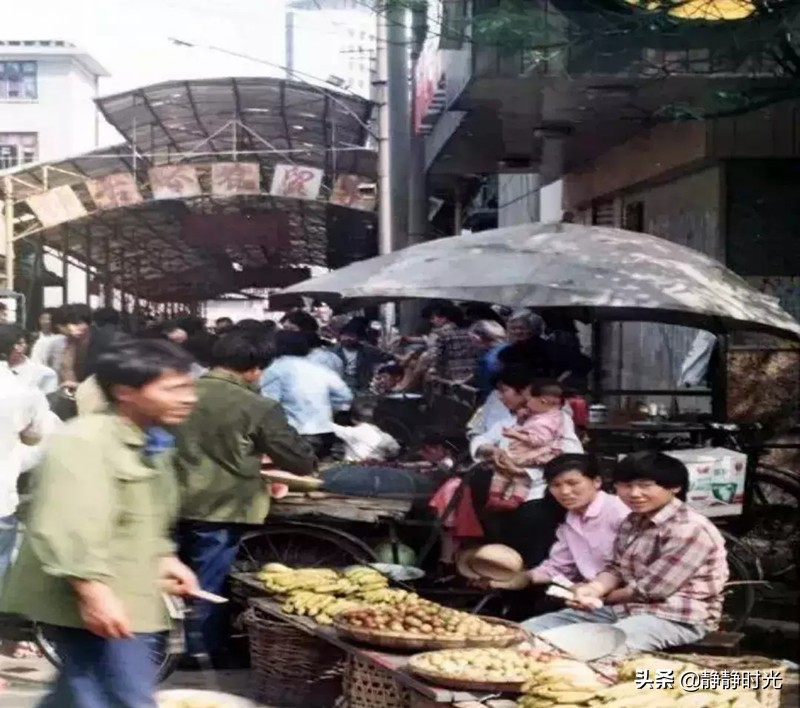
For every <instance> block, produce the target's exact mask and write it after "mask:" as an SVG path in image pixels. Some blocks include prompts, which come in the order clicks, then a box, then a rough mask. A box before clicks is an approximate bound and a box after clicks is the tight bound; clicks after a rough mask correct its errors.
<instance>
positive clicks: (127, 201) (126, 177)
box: [86, 172, 142, 209]
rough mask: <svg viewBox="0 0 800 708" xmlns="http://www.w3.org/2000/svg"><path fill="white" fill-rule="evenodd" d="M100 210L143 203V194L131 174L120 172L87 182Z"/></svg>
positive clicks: (87, 187)
mask: <svg viewBox="0 0 800 708" xmlns="http://www.w3.org/2000/svg"><path fill="white" fill-rule="evenodd" d="M86 189H87V190H89V194H90V195H91V196H92V199H93V200H94V203H95V204H96V205H97V208H98V209H117V208H119V207H126V206H133V205H134V204H141V203H142V194H141V192H139V187H138V185H137V184H136V180H135V179H134V177H133V175H132V174H130V172H118V173H117V174H113V175H107V176H106V177H101V178H99V179H90V180H88V181H87V182H86Z"/></svg>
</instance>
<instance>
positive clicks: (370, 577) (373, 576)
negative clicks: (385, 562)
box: [344, 565, 389, 593]
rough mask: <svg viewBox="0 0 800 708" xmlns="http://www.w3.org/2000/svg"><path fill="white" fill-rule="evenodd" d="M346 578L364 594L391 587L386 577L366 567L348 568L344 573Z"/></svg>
mask: <svg viewBox="0 0 800 708" xmlns="http://www.w3.org/2000/svg"><path fill="white" fill-rule="evenodd" d="M344 577H345V579H346V580H349V581H350V582H351V583H353V584H354V585H357V586H358V587H359V588H360V590H361V592H362V593H363V592H369V591H370V590H380V589H381V588H387V587H389V579H388V578H387V577H386V576H385V575H383V574H381V573H379V572H378V571H377V570H375V569H374V568H370V567H369V566H365V565H356V566H352V567H351V568H347V570H345V571H344Z"/></svg>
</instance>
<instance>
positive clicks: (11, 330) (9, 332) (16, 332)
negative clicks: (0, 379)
mask: <svg viewBox="0 0 800 708" xmlns="http://www.w3.org/2000/svg"><path fill="white" fill-rule="evenodd" d="M20 339H25V332H24V331H23V329H22V328H21V327H18V326H17V325H15V324H0V361H6V360H7V359H8V357H9V356H11V352H12V351H13V350H14V347H15V346H16V345H17V342H19V340H20Z"/></svg>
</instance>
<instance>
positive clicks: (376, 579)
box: [258, 563, 416, 625]
mask: <svg viewBox="0 0 800 708" xmlns="http://www.w3.org/2000/svg"><path fill="white" fill-rule="evenodd" d="M258 577H259V579H260V580H261V581H262V582H263V583H264V587H265V588H266V589H267V590H268V591H269V592H270V593H272V594H273V595H277V596H279V597H280V599H281V608H282V609H283V611H284V612H286V613H288V614H294V615H305V616H308V617H311V618H313V619H314V620H316V621H317V622H318V623H319V624H325V625H329V624H332V622H333V618H334V617H335V616H336V615H337V614H339V613H341V612H346V611H347V610H352V609H354V608H357V607H361V606H363V605H399V604H400V603H402V602H405V601H406V600H407V599H409V598H415V597H416V595H414V594H413V593H409V592H407V591H405V590H398V589H393V588H390V587H389V581H388V580H387V578H386V577H385V576H384V575H382V574H381V573H379V572H378V571H377V570H375V569H374V568H369V567H367V566H353V567H352V568H348V569H346V570H344V571H341V572H338V571H335V570H331V569H330V568H298V569H292V568H288V567H286V566H285V565H281V564H280V563H269V564H268V565H265V566H264V567H263V568H262V569H261V572H260V573H259V574H258Z"/></svg>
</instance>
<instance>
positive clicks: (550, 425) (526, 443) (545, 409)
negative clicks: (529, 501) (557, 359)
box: [503, 381, 564, 467]
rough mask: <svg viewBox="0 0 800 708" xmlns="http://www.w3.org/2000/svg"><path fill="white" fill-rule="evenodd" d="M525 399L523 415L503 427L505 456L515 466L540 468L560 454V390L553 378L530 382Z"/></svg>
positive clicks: (561, 421) (561, 391)
mask: <svg viewBox="0 0 800 708" xmlns="http://www.w3.org/2000/svg"><path fill="white" fill-rule="evenodd" d="M530 391H531V393H530V398H528V400H527V402H526V404H525V405H526V408H527V417H525V418H523V419H522V420H521V421H520V422H519V424H517V425H515V426H513V427H511V428H506V429H505V430H504V431H503V435H504V436H505V437H506V438H508V439H509V443H508V455H509V457H510V458H511V461H512V462H513V463H514V464H515V465H518V466H519V467H541V466H542V465H546V464H547V463H548V462H550V460H553V459H555V458H556V457H558V456H559V455H560V454H561V452H562V451H561V448H560V445H559V443H560V441H561V438H562V436H563V428H564V414H563V413H562V411H561V409H562V408H563V406H564V391H563V389H562V388H561V386H560V385H559V384H558V383H556V382H554V381H537V382H534V383H533V385H532V386H531V389H530Z"/></svg>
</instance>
